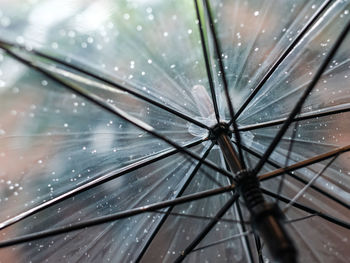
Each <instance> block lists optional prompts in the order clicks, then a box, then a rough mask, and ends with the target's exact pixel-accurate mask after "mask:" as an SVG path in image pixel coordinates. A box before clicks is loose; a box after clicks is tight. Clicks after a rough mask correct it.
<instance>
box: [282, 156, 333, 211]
mask: <svg viewBox="0 0 350 263" xmlns="http://www.w3.org/2000/svg"><path fill="white" fill-rule="evenodd" d="M338 156H339V155H336V156H334V157H333V158H332V159H331V160H330V161H329V162H328V163H327V165H325V166H324V167H323V169H322V170H321V171H320V172H319V173H317V174H315V176H314V177H313V178H312V179H311V180H310V181H309V182H308V183H307V185H305V186H304V187H303V188H302V189H301V190H300V191H299V192H298V193H297V194H296V195H295V196H294V197H293V199H292V200H291V201H290V202H289V203H288V204H287V205H286V206H285V207H284V208H283V213H286V212H287V211H288V209H289V208H290V207H291V206H292V205H293V204H294V203H295V202H296V201H297V200H298V199H299V198H300V196H301V195H302V194H303V193H305V191H306V190H307V189H308V188H309V187H310V186H311V185H312V184H313V183H314V182H315V181H316V180H317V178H319V177H320V176H322V174H323V173H324V172H325V171H326V170H327V168H328V167H329V166H330V165H331V164H332V163H333V162H334V161H335V159H337V157H338ZM280 193H281V192H279V193H278V195H280Z"/></svg>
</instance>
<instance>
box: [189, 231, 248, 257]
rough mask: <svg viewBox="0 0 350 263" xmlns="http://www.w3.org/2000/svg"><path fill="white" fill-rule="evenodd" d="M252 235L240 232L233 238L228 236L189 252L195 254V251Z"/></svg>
mask: <svg viewBox="0 0 350 263" xmlns="http://www.w3.org/2000/svg"><path fill="white" fill-rule="evenodd" d="M252 233H253V231H245V232H242V233H239V234H236V235H233V236H229V237H226V238H223V239H220V240H218V241H215V242H213V243H210V244H207V245H204V246H202V247H199V248H196V249H193V250H192V251H191V253H193V252H196V251H199V250H203V249H206V248H209V247H212V246H216V245H220V244H222V243H225V242H227V241H230V240H233V239H237V238H242V237H247V236H248V235H251V234H252Z"/></svg>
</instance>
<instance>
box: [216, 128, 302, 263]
mask: <svg viewBox="0 0 350 263" xmlns="http://www.w3.org/2000/svg"><path fill="white" fill-rule="evenodd" d="M217 142H218V144H219V146H220V148H221V150H222V153H223V155H224V157H225V160H226V162H227V164H228V166H229V167H230V169H231V171H232V172H234V173H235V174H236V177H235V179H236V182H237V185H236V187H237V189H238V192H239V194H240V196H241V197H242V198H243V200H244V202H245V204H246V206H247V208H248V210H249V212H250V214H251V221H252V225H253V229H254V231H257V232H258V234H259V235H260V236H261V238H262V239H263V240H264V242H265V244H266V246H267V248H268V250H269V252H270V254H271V256H272V257H273V258H274V259H275V260H277V261H278V262H281V263H295V262H297V251H296V248H295V245H294V243H293V241H292V240H291V238H290V237H289V235H288V233H287V231H286V229H285V227H284V224H283V218H284V215H283V213H282V211H281V210H280V209H279V207H278V206H277V205H274V204H269V203H267V202H266V201H265V199H264V197H263V195H262V192H261V189H260V183H259V179H258V178H257V177H256V176H254V175H252V174H251V173H250V172H249V171H246V170H243V169H242V165H241V162H240V160H239V157H238V154H237V152H236V150H235V149H234V147H233V144H232V142H231V140H230V138H229V137H228V135H227V134H225V133H221V134H218V136H217Z"/></svg>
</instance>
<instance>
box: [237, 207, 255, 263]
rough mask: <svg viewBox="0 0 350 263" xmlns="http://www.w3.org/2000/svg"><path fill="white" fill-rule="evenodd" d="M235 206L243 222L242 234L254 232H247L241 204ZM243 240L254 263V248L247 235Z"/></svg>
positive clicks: (250, 260) (250, 259) (251, 261)
mask: <svg viewBox="0 0 350 263" xmlns="http://www.w3.org/2000/svg"><path fill="white" fill-rule="evenodd" d="M235 206H236V208H237V214H238V217H239V220H240V221H242V222H243V223H242V224H241V229H240V232H241V233H240V234H243V233H246V232H252V231H247V229H246V226H245V224H244V221H243V215H242V209H241V206H240V204H239V202H236V203H235ZM242 238H243V239H244V243H245V246H246V249H245V250H246V252H248V253H247V254H248V257H249V262H250V263H253V262H254V256H253V250H252V247H251V246H250V243H249V238H248V236H247V235H244V236H242Z"/></svg>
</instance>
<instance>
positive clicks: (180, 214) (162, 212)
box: [152, 207, 250, 224]
mask: <svg viewBox="0 0 350 263" xmlns="http://www.w3.org/2000/svg"><path fill="white" fill-rule="evenodd" d="M170 208H171V207H169V209H170ZM152 213H158V214H163V215H166V214H168V213H169V215H171V216H179V217H187V218H194V219H204V220H209V219H214V218H215V217H212V216H199V215H194V214H182V213H176V212H168V211H160V210H155V211H152ZM219 221H221V222H226V223H237V224H250V222H249V221H240V220H234V219H227V218H220V219H219Z"/></svg>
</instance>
